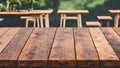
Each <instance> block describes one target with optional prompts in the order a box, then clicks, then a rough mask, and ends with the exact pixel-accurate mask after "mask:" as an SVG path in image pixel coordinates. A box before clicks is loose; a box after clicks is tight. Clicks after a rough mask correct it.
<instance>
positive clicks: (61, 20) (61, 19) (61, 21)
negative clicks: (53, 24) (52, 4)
mask: <svg viewBox="0 0 120 68" xmlns="http://www.w3.org/2000/svg"><path fill="white" fill-rule="evenodd" d="M63 17H64V16H63V14H61V18H60V27H62V25H63V24H62V23H63Z"/></svg>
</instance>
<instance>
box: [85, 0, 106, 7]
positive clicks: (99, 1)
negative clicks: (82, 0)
mask: <svg viewBox="0 0 120 68" xmlns="http://www.w3.org/2000/svg"><path fill="white" fill-rule="evenodd" d="M105 2H106V0H94V1H92V2H91V3H88V5H87V7H88V8H95V7H96V6H97V5H103V4H104V3H105Z"/></svg>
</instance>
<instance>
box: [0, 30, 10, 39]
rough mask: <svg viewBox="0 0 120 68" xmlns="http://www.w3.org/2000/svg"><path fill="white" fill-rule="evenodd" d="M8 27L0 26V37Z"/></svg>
mask: <svg viewBox="0 0 120 68" xmlns="http://www.w3.org/2000/svg"><path fill="white" fill-rule="evenodd" d="M8 29H9V28H0V37H1V36H2V35H4V34H5V33H6V32H7V31H8Z"/></svg>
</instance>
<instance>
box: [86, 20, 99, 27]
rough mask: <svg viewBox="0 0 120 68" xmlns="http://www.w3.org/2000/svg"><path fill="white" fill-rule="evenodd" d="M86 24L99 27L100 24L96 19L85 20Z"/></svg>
mask: <svg viewBox="0 0 120 68" xmlns="http://www.w3.org/2000/svg"><path fill="white" fill-rule="evenodd" d="M86 25H87V26H88V27H101V24H100V23H99V22H98V21H87V22H86Z"/></svg>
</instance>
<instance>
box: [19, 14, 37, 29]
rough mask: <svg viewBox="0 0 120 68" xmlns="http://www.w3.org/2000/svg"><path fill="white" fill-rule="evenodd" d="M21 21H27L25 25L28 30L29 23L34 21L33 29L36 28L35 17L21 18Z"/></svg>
mask: <svg viewBox="0 0 120 68" xmlns="http://www.w3.org/2000/svg"><path fill="white" fill-rule="evenodd" d="M21 19H26V24H25V26H26V28H27V27H28V23H29V21H33V27H35V26H36V19H35V18H33V17H30V16H21Z"/></svg>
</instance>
